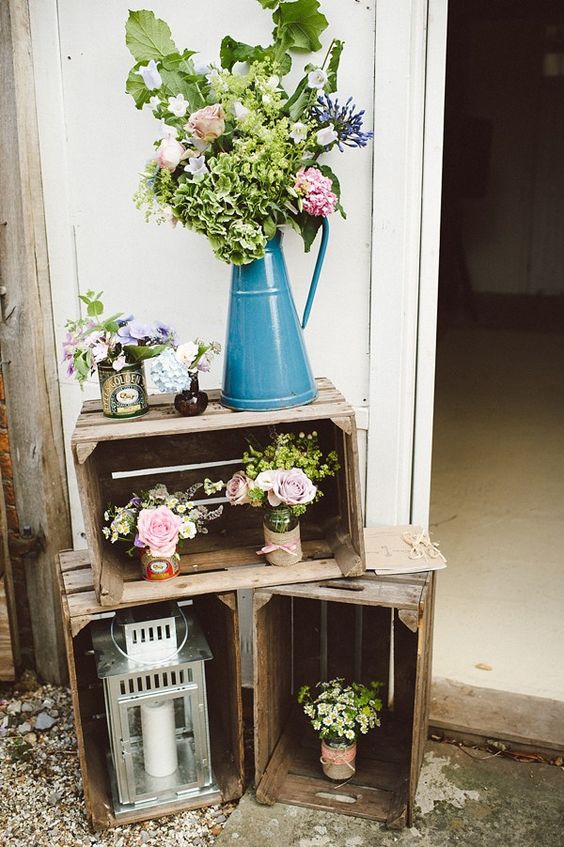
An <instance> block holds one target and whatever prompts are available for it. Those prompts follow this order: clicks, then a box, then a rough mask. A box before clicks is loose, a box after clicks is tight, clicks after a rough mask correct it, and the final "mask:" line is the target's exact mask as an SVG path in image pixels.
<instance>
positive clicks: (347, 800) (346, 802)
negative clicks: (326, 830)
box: [278, 774, 393, 821]
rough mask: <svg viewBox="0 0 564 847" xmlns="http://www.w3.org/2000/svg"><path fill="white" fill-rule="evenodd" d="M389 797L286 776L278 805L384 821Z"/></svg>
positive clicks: (364, 787)
mask: <svg viewBox="0 0 564 847" xmlns="http://www.w3.org/2000/svg"><path fill="white" fill-rule="evenodd" d="M392 796H393V795H392V793H391V792H390V791H384V790H382V789H381V788H372V787H371V786H369V785H362V786H358V787H357V786H356V785H352V786H351V785H350V783H347V784H346V785H343V786H342V788H339V789H335V787H334V785H332V784H331V783H330V782H329V781H328V780H325V779H322V778H319V779H311V778H310V777H301V776H297V775H296V774H288V777H287V778H286V780H285V781H284V783H283V785H282V788H281V790H280V796H279V798H278V802H280V803H289V804H290V805H292V806H305V807H307V808H309V809H319V810H320V811H326V812H338V813H339V814H343V815H352V816H354V817H356V818H369V819H370V820H379V821H385V820H386V819H387V817H388V812H389V809H390V804H391V800H392Z"/></svg>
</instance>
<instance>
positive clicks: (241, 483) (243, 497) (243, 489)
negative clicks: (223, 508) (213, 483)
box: [225, 471, 251, 506]
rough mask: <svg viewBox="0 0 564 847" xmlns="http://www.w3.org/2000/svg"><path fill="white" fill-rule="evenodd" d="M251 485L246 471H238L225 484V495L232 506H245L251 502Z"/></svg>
mask: <svg viewBox="0 0 564 847" xmlns="http://www.w3.org/2000/svg"><path fill="white" fill-rule="evenodd" d="M250 486H251V481H250V479H249V478H248V476H247V474H246V473H245V471H237V473H236V474H233V476H232V477H231V479H230V480H229V482H228V483H227V484H226V486H225V496H226V497H227V499H228V500H229V502H230V503H231V505H232V506H245V505H246V504H247V503H250V502H251V501H250V498H249V488H250Z"/></svg>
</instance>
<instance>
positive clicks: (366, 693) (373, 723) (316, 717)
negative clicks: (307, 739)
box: [298, 677, 382, 781]
mask: <svg viewBox="0 0 564 847" xmlns="http://www.w3.org/2000/svg"><path fill="white" fill-rule="evenodd" d="M381 685H382V683H380V682H370V683H369V684H368V685H362V684H361V683H360V682H352V683H351V684H350V685H347V684H346V682H345V679H344V678H343V677H338V678H336V679H331V680H329V682H318V683H317V685H316V686H315V688H316V691H317V692H318V693H315V692H312V690H311V687H310V686H309V685H303V686H302V687H301V688H300V690H299V692H298V703H300V704H301V705H302V706H303V710H304V712H305V714H306V715H307V717H308V718H309V719H310V721H311V725H312V726H313V728H314V729H315V730H316V732H318V733H319V738H320V740H321V759H320V761H321V765H322V768H323V773H324V774H325V776H326V777H328V778H329V779H334V780H339V781H340V780H347V779H350V778H351V777H352V776H354V774H355V773H356V740H357V737H358V734H359V733H361V734H362V735H366V733H367V732H368V731H369V730H370V729H374V727H377V726H380V719H379V717H378V712H379V711H381V709H382V701H381V700H380V698H379V697H378V696H377V692H378V689H379V688H380V687H381Z"/></svg>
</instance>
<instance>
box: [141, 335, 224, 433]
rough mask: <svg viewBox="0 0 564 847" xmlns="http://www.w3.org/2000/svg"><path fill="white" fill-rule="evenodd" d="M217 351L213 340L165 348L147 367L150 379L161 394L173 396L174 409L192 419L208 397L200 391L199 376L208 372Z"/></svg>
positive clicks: (205, 403)
mask: <svg viewBox="0 0 564 847" xmlns="http://www.w3.org/2000/svg"><path fill="white" fill-rule="evenodd" d="M220 351H221V345H220V344H218V343H217V341H202V339H201V338H196V340H195V341H187V342H186V343H185V344H179V345H178V347H176V348H168V349H167V350H165V351H164V353H162V354H161V355H160V356H159V357H158V359H155V361H154V362H153V363H152V365H151V378H152V380H153V383H154V384H155V386H156V388H157V389H158V390H159V391H160V392H162V393H173V392H174V393H175V394H176V396H175V398H174V408H175V409H176V411H177V412H179V413H180V414H181V415H185V416H186V417H192V416H193V415H201V414H203V412H205V411H206V408H207V405H208V395H207V394H206V392H205V391H200V384H199V374H200V372H202V373H204V372H207V371H209V370H210V367H211V362H212V359H213V357H214V356H216V355H217V354H218V353H219V352H220Z"/></svg>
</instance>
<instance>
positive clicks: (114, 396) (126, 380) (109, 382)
mask: <svg viewBox="0 0 564 847" xmlns="http://www.w3.org/2000/svg"><path fill="white" fill-rule="evenodd" d="M102 404H103V407H104V413H105V414H106V415H111V416H112V417H131V416H132V415H135V414H137V413H139V412H143V411H145V410H146V409H147V397H146V394H145V386H144V385H143V375H142V373H141V372H139V371H137V372H135V371H133V372H126V373H116V374H112V375H111V376H108V377H106V378H105V379H104V382H103V386H102Z"/></svg>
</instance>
